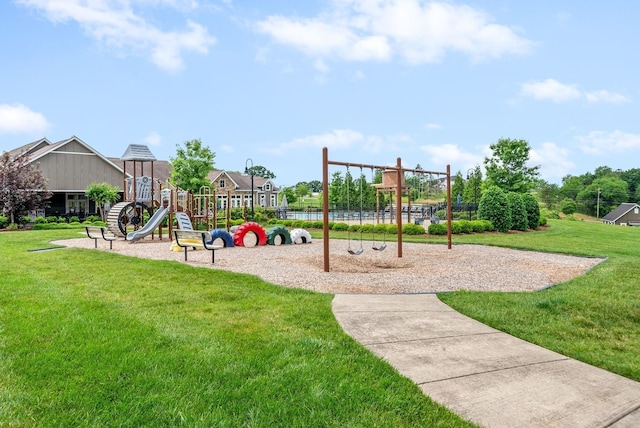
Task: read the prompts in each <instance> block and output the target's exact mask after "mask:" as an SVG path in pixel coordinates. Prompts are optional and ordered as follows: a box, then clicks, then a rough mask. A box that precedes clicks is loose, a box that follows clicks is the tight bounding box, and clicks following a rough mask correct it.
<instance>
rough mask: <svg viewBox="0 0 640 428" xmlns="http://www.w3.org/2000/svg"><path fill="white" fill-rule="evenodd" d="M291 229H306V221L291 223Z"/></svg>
mask: <svg viewBox="0 0 640 428" xmlns="http://www.w3.org/2000/svg"><path fill="white" fill-rule="evenodd" d="M291 227H295V228H300V227H304V220H293V221H292V222H291Z"/></svg>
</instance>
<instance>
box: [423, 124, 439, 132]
mask: <svg viewBox="0 0 640 428" xmlns="http://www.w3.org/2000/svg"><path fill="white" fill-rule="evenodd" d="M424 127H425V128H427V129H431V130H436V131H439V130H441V129H442V125H439V124H437V123H427V124H426V125H425V126H424Z"/></svg>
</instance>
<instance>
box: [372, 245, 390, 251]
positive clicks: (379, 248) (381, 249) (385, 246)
mask: <svg viewBox="0 0 640 428" xmlns="http://www.w3.org/2000/svg"><path fill="white" fill-rule="evenodd" d="M371 248H373V249H374V250H376V251H384V249H385V248H387V244H382V245H380V246H379V247H375V246H374V247H371Z"/></svg>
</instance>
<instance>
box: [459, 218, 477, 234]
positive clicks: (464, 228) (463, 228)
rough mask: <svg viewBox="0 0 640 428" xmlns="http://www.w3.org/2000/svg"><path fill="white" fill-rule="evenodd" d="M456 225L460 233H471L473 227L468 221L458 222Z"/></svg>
mask: <svg viewBox="0 0 640 428" xmlns="http://www.w3.org/2000/svg"><path fill="white" fill-rule="evenodd" d="M456 223H457V224H459V225H460V233H471V232H473V227H472V225H471V222H470V221H469V220H458V221H457V222H456Z"/></svg>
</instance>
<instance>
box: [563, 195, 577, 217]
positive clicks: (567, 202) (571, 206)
mask: <svg viewBox="0 0 640 428" xmlns="http://www.w3.org/2000/svg"><path fill="white" fill-rule="evenodd" d="M577 209H578V206H577V204H576V201H574V200H573V199H571V198H565V199H563V200H562V202H561V203H560V211H562V214H565V215H571V214H575V212H576V210H577Z"/></svg>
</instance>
